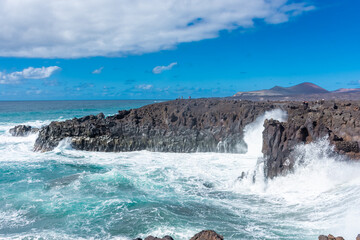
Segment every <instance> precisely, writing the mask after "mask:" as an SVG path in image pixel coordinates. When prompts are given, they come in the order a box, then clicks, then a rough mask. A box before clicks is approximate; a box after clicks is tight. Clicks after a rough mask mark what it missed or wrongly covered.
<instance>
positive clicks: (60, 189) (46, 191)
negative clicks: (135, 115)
mask: <svg viewBox="0 0 360 240" xmlns="http://www.w3.org/2000/svg"><path fill="white" fill-rule="evenodd" d="M154 102H156V101H154V100H136V101H135V100H131V101H130V100H119V101H26V102H0V239H124V240H128V239H133V238H136V237H145V236H148V235H154V236H159V237H163V236H164V235H171V236H173V237H174V239H175V240H185V239H190V237H192V236H193V235H194V234H195V233H197V232H199V231H201V230H204V229H213V230H215V231H217V232H218V233H219V234H221V235H223V236H224V237H225V239H227V240H232V239H234V240H235V239H298V240H300V239H301V240H315V239H317V237H318V235H320V234H326V235H327V234H329V233H332V234H334V235H342V236H343V237H345V238H346V239H355V237H356V236H357V234H358V233H360V223H359V216H360V174H359V173H360V163H359V162H346V161H343V159H342V158H341V157H340V156H335V155H333V154H331V147H330V146H329V144H328V142H327V140H326V139H321V140H319V141H317V142H314V143H311V144H308V145H305V146H298V148H299V150H300V151H301V152H302V153H304V155H305V160H304V162H303V163H302V164H301V165H299V166H296V167H295V170H294V172H292V173H289V174H288V175H286V176H281V177H278V178H275V179H273V180H267V179H265V178H264V176H263V171H262V169H263V163H262V158H261V156H262V155H261V144H262V139H261V133H262V130H263V122H264V119H266V118H274V119H279V120H286V114H285V113H284V112H281V111H280V110H274V111H271V112H267V113H266V114H265V115H264V116H261V117H259V118H258V119H257V120H256V121H255V122H254V123H252V124H250V125H248V126H247V127H246V128H245V141H246V143H247V144H248V152H247V153H246V154H232V153H212V152H211V153H158V152H148V151H138V152H122V153H102V152H85V151H77V150H74V149H71V146H70V145H69V143H68V142H66V141H63V142H61V144H60V145H59V146H58V147H57V148H56V149H55V150H53V151H51V152H46V153H40V152H33V151H32V147H33V144H34V141H35V139H36V134H35V135H30V136H28V137H12V136H10V134H9V129H10V128H11V127H13V126H15V125H18V124H26V125H31V126H36V127H41V126H43V125H46V124H49V123H50V122H51V121H55V120H56V121H60V120H66V119H72V118H74V117H81V116H85V115H89V114H98V113H99V112H103V113H104V114H105V115H112V114H116V113H117V111H118V110H123V109H130V108H137V107H140V106H143V105H146V104H151V103H154ZM242 172H244V173H245V177H244V178H240V176H241V175H242ZM254 180H255V181H254Z"/></svg>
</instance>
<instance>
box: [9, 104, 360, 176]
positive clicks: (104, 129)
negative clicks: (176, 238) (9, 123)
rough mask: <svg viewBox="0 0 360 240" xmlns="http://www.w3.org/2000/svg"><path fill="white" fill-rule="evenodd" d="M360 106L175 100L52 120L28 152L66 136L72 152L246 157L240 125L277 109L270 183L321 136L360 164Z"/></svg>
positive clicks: (268, 147)
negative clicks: (283, 117)
mask: <svg viewBox="0 0 360 240" xmlns="http://www.w3.org/2000/svg"><path fill="white" fill-rule="evenodd" d="M359 107H360V102H359V101H338V102H336V101H317V102H309V103H307V102H306V103H302V102H250V101H237V100H231V99H230V100H229V99H194V100H175V101H169V102H163V103H157V104H152V105H147V106H144V107H142V108H139V109H132V110H124V111H119V113H118V114H116V115H114V116H108V117H105V116H104V114H102V113H100V114H98V115H96V116H94V115H91V116H86V117H83V118H74V119H72V120H67V121H63V122H52V123H51V124H49V125H48V126H45V127H43V128H42V129H41V130H40V132H39V136H38V138H37V140H36V142H35V146H34V150H35V151H50V150H52V149H54V148H55V147H56V146H57V145H58V144H59V142H60V141H62V140H64V139H66V138H68V139H69V140H70V142H71V146H72V147H73V148H74V149H79V150H86V151H104V152H120V151H136V150H149V151H160V152H197V151H199V152H215V151H218V152H236V153H239V152H240V153H241V152H245V151H246V143H245V142H244V140H243V135H244V132H243V130H244V127H245V126H246V125H248V124H249V123H251V122H253V121H254V120H255V119H256V118H257V117H259V116H260V115H262V114H263V113H264V112H266V111H269V110H272V109H282V110H284V111H286V112H287V114H288V120H287V121H286V122H279V121H276V120H273V119H269V120H266V121H265V123H264V127H265V130H264V131H263V146H262V152H263V155H264V161H265V169H264V171H265V175H266V176H267V177H269V178H273V177H275V176H278V175H279V174H284V173H286V172H288V171H289V170H291V169H292V168H293V166H294V164H295V162H296V159H298V156H296V152H295V151H294V149H295V147H296V146H298V145H299V144H308V143H310V142H313V141H314V140H317V139H321V138H327V139H328V140H329V141H330V143H331V144H332V145H333V146H334V150H335V152H337V153H339V154H343V155H346V156H347V157H349V158H351V159H359V158H360V148H359V142H360V111H359ZM23 128H24V127H18V129H23ZM14 131H15V130H14ZM17 132H19V133H22V132H24V131H23V130H17Z"/></svg>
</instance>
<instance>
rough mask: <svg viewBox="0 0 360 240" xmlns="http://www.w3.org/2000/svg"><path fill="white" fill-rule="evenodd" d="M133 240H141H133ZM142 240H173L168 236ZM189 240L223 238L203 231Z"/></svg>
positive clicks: (214, 233)
mask: <svg viewBox="0 0 360 240" xmlns="http://www.w3.org/2000/svg"><path fill="white" fill-rule="evenodd" d="M134 240H142V239H141V238H135V239H134ZM144 240H174V239H173V238H172V237H170V236H165V237H163V238H158V237H153V236H148V237H146V238H145V239H144ZM190 240H224V238H223V236H221V235H219V234H217V233H216V232H215V231H213V230H204V231H201V232H199V233H197V234H195V235H194V236H193V237H192V238H191V239H190Z"/></svg>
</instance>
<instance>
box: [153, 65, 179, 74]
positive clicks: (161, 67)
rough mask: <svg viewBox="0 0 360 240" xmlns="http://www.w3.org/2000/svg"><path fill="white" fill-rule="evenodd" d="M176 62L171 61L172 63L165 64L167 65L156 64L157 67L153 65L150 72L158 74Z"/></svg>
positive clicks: (170, 67)
mask: <svg viewBox="0 0 360 240" xmlns="http://www.w3.org/2000/svg"><path fill="white" fill-rule="evenodd" d="M176 64H177V62H173V63H170V64H169V65H167V66H157V67H154V69H153V70H152V72H153V73H154V74H160V73H162V72H163V71H166V70H170V69H172V68H173V67H174V66H175V65H176Z"/></svg>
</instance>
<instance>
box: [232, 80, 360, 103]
mask: <svg viewBox="0 0 360 240" xmlns="http://www.w3.org/2000/svg"><path fill="white" fill-rule="evenodd" d="M233 97H234V98H240V99H248V100H315V99H322V98H323V99H349V100H351V99H360V88H352V89H344V88H341V89H338V90H335V91H328V90H326V89H324V88H322V87H320V86H318V85H315V84H313V83H309V82H304V83H300V84H298V85H295V86H292V87H280V86H275V87H273V88H270V89H264V90H258V91H249V92H237V93H236V94H235V95H233Z"/></svg>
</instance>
